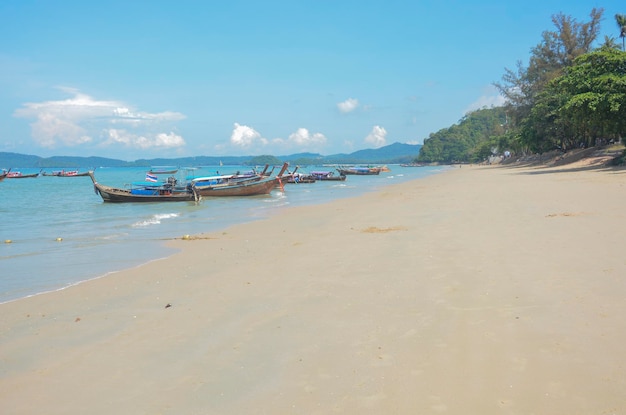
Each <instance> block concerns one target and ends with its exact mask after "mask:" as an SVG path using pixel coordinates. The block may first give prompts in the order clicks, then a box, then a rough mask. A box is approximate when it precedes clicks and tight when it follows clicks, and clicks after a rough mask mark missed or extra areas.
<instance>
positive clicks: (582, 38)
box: [416, 8, 626, 163]
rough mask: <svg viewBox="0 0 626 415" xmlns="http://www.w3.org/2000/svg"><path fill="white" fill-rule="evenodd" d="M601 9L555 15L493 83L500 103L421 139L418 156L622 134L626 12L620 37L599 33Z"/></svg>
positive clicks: (467, 157)
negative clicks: (524, 56) (584, 15)
mask: <svg viewBox="0 0 626 415" xmlns="http://www.w3.org/2000/svg"><path fill="white" fill-rule="evenodd" d="M603 13H604V10H603V9H597V8H594V9H593V10H592V11H591V13H590V15H589V20H588V21H585V22H578V21H577V20H576V19H574V18H572V17H571V16H566V15H564V14H562V13H559V14H556V15H553V16H552V23H553V24H554V26H555V29H554V30H551V31H545V32H543V33H542V36H541V42H540V43H539V44H537V45H536V46H535V47H533V48H532V49H531V55H530V59H529V62H528V64H527V65H524V64H522V63H521V62H519V61H518V62H517V67H516V68H515V69H514V70H513V69H509V68H506V69H505V73H504V75H503V76H502V81H501V82H496V83H494V86H495V87H496V88H497V89H498V91H499V92H500V94H501V95H502V96H503V97H504V98H505V104H504V105H503V106H502V107H495V108H483V109H481V110H478V111H475V112H472V113H469V114H467V115H466V116H465V117H463V118H462V119H461V120H460V121H459V123H458V124H455V125H453V126H451V127H449V128H445V129H442V130H440V131H438V132H436V133H434V134H431V135H430V136H429V137H428V138H427V139H425V140H424V146H423V147H422V150H421V151H420V154H419V156H418V158H417V160H416V161H418V162H442V163H450V162H480V161H483V160H485V158H487V157H488V156H489V155H491V154H501V153H502V152H504V151H509V152H511V153H513V154H518V155H527V154H535V153H543V152H546V151H550V150H554V149H559V150H562V151H567V150H571V149H573V148H579V147H590V146H596V145H603V144H607V143H609V142H621V140H622V137H623V135H624V132H625V130H626V51H625V46H626V45H625V39H626V15H622V14H617V15H615V22H616V23H617V27H618V30H619V31H618V33H619V37H620V38H621V39H622V42H621V43H622V44H621V47H620V45H619V44H618V43H617V41H616V38H615V37H610V36H605V38H604V42H603V43H601V44H600V45H599V46H598V47H595V48H594V46H593V45H594V44H595V43H596V41H597V40H598V39H597V38H598V33H599V31H600V22H601V20H602V18H603Z"/></svg>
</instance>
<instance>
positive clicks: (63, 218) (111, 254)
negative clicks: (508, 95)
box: [0, 165, 443, 303]
mask: <svg viewBox="0 0 626 415" xmlns="http://www.w3.org/2000/svg"><path fill="white" fill-rule="evenodd" d="M389 167H390V169H391V171H390V172H386V173H381V174H380V175H379V176H348V179H347V180H346V181H345V182H331V181H328V182H324V181H318V182H316V183H312V184H287V185H285V191H284V192H282V191H281V190H280V189H276V190H274V191H272V193H271V194H270V195H264V196H252V197H227V198H204V199H202V200H201V201H200V202H199V203H197V204H196V203H193V202H176V203H123V204H112V203H104V202H103V201H102V199H101V198H100V196H99V195H97V194H95V192H94V190H93V184H92V182H91V179H90V178H89V177H51V176H39V177H37V178H34V179H32V178H27V179H5V180H3V181H1V182H0V215H1V217H2V218H3V220H2V222H1V223H0V303H2V302H6V301H10V300H14V299H18V298H22V297H26V296H30V295H34V294H37V293H41V292H46V291H52V290H58V289H62V288H64V287H67V286H70V285H73V284H76V283H78V282H80V281H85V280H88V279H92V278H96V277H99V276H102V275H106V274H107V273H110V272H115V271H119V270H122V269H127V268H131V267H134V266H137V265H140V264H143V263H146V262H148V261H151V260H154V259H157V258H162V257H165V256H167V255H170V254H171V253H172V251H171V250H170V249H169V248H166V247H165V246H163V242H162V241H163V240H165V239H172V238H180V237H181V236H183V235H185V234H198V233H202V232H212V231H216V230H220V229H225V228H227V227H228V226H230V225H233V224H237V223H243V222H249V221H253V220H258V219H260V218H265V217H269V216H271V215H275V214H277V213H278V212H279V211H280V209H281V208H284V207H289V206H301V205H312V204H320V203H325V202H328V201H331V200H334V199H338V198H345V197H353V196H358V195H360V194H363V193H365V192H369V191H373V190H377V189H380V188H381V187H384V186H387V185H390V184H396V183H402V182H405V181H408V180H414V179H419V178H423V177H426V176H429V175H431V174H435V173H437V172H440V171H442V169H443V168H441V167H419V168H415V167H400V166H393V165H392V166H389ZM13 170H19V171H21V172H22V173H23V174H28V173H34V172H37V170H34V169H17V168H14V169H13ZM217 170H219V172H220V173H223V174H227V173H232V172H235V171H237V170H239V171H246V170H249V168H248V167H243V166H224V167H217V166H209V167H203V168H201V169H198V170H195V171H193V174H194V175H198V176H201V175H207V176H208V175H213V174H216V171H217ZM300 170H301V171H306V169H300ZM311 170H332V169H331V168H324V167H320V166H315V167H312V168H311ZM276 171H278V170H276ZM145 173H146V169H145V168H99V169H97V170H96V179H97V180H98V181H99V182H100V183H102V184H105V185H109V186H115V187H124V186H125V185H126V184H128V183H131V182H137V181H143V180H144V178H145ZM184 173H185V172H184V171H182V170H181V171H180V172H179V178H181V177H180V176H182V175H184ZM7 240H10V241H11V243H6V241H7Z"/></svg>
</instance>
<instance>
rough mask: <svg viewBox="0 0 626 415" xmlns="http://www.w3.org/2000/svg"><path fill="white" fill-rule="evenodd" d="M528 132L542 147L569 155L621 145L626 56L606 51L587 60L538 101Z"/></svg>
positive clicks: (625, 108)
mask: <svg viewBox="0 0 626 415" xmlns="http://www.w3.org/2000/svg"><path fill="white" fill-rule="evenodd" d="M527 121H528V122H527V124H526V125H525V128H526V130H527V135H528V136H530V137H535V138H537V137H540V142H538V143H535V144H536V146H537V147H540V148H541V147H543V149H545V148H546V146H548V147H549V146H558V147H559V148H561V149H563V150H567V149H571V148H573V147H577V146H579V145H580V144H581V143H582V144H584V145H586V146H593V145H595V144H596V142H597V140H599V139H607V138H608V139H615V140H617V141H619V140H620V138H621V136H622V134H623V133H624V132H625V131H626V53H625V52H622V51H620V50H618V49H613V48H609V47H606V48H605V47H602V48H600V49H598V50H597V51H594V52H591V53H588V54H585V55H581V56H580V57H578V58H576V59H575V60H574V64H573V65H572V66H570V67H568V68H566V70H565V73H564V74H563V75H562V76H560V77H558V78H555V79H554V80H553V81H552V82H550V83H549V84H548V85H547V86H546V88H545V90H544V91H542V93H541V94H540V95H539V96H538V99H537V101H536V103H535V105H534V106H533V108H532V111H531V116H530V117H529V118H528V120H527Z"/></svg>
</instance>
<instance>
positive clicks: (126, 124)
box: [13, 88, 186, 150]
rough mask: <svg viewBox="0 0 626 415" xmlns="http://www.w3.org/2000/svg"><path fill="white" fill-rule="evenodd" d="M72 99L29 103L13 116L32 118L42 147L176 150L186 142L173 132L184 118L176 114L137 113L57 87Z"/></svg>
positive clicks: (35, 137) (32, 132) (165, 112)
mask: <svg viewBox="0 0 626 415" xmlns="http://www.w3.org/2000/svg"><path fill="white" fill-rule="evenodd" d="M59 89H60V90H62V91H63V92H65V93H67V94H71V95H72V97H70V98H67V99H65V100H58V101H44V102H29V103H25V104H23V105H22V107H21V108H18V109H17V110H15V112H14V113H13V116H15V117H18V118H25V119H31V120H33V122H32V123H31V124H30V125H31V135H32V138H33V139H34V140H35V142H36V143H37V144H38V145H39V146H42V147H47V148H56V147H60V146H67V147H75V146H80V145H84V144H93V145H96V146H100V147H110V146H122V147H124V148H134V149H142V150H146V149H162V148H167V149H171V148H177V147H182V146H184V145H185V140H184V139H183V137H181V136H180V135H178V134H176V133H174V132H173V131H172V130H173V129H175V128H174V123H175V122H176V121H180V120H183V119H185V118H186V117H185V116H184V115H183V114H181V113H178V112H172V111H164V112H159V113H148V112H142V111H136V110H134V109H132V108H129V107H128V106H127V105H125V104H123V103H121V102H118V101H105V100H97V99H94V98H93V97H91V96H89V95H86V94H83V93H81V92H80V91H78V90H76V89H73V88H59Z"/></svg>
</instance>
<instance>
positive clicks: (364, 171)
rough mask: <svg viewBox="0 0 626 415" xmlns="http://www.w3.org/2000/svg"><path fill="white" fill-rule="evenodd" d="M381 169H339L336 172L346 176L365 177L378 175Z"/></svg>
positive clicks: (356, 167) (357, 167)
mask: <svg viewBox="0 0 626 415" xmlns="http://www.w3.org/2000/svg"><path fill="white" fill-rule="evenodd" d="M381 170H382V168H381V167H359V166H355V167H339V168H337V171H338V172H339V174H343V175H348V174H354V175H358V176H366V175H375V174H380V172H381Z"/></svg>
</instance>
